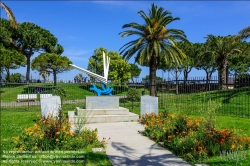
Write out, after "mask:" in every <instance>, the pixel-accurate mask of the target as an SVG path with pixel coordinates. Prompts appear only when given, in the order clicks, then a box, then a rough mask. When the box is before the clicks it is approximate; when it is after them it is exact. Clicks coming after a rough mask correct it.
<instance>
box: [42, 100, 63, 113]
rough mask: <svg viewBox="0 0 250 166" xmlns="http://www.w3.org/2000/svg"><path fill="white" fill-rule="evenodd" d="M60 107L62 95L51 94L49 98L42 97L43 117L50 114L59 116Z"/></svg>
mask: <svg viewBox="0 0 250 166" xmlns="http://www.w3.org/2000/svg"><path fill="white" fill-rule="evenodd" d="M60 108H61V99H60V96H51V97H48V98H43V99H41V110H42V117H43V118H47V117H48V116H51V117H57V116H58V113H59V109H60Z"/></svg>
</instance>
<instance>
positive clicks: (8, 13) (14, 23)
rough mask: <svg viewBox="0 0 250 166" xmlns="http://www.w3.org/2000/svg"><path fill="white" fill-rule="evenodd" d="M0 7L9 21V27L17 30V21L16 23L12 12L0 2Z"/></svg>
mask: <svg viewBox="0 0 250 166" xmlns="http://www.w3.org/2000/svg"><path fill="white" fill-rule="evenodd" d="M0 7H2V8H3V9H4V10H5V12H6V14H7V16H8V17H9V19H10V25H11V26H12V27H13V28H17V21H16V18H15V16H14V14H13V12H12V11H11V10H10V8H9V7H8V6H6V5H5V4H4V3H3V2H0Z"/></svg>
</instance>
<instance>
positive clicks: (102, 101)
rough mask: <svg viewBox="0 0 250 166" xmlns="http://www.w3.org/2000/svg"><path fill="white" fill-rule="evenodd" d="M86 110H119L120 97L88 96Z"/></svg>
mask: <svg viewBox="0 0 250 166" xmlns="http://www.w3.org/2000/svg"><path fill="white" fill-rule="evenodd" d="M86 109H87V110H93V109H119V96H86Z"/></svg>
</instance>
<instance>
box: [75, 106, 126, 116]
mask: <svg viewBox="0 0 250 166" xmlns="http://www.w3.org/2000/svg"><path fill="white" fill-rule="evenodd" d="M76 110H77V111H76V115H77V116H93V115H128V114H129V110H128V109H127V108H124V107H119V109H93V110H86V109H81V108H79V107H77V108H76Z"/></svg>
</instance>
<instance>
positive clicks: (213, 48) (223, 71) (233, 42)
mask: <svg viewBox="0 0 250 166" xmlns="http://www.w3.org/2000/svg"><path fill="white" fill-rule="evenodd" d="M206 38H207V41H206V43H207V44H208V47H209V48H208V51H207V53H208V54H212V55H213V56H216V60H215V61H216V65H217V67H218V75H219V85H220V88H225V87H226V86H223V84H226V83H227V75H228V68H227V64H228V57H229V56H232V55H235V54H237V53H240V52H241V50H240V49H238V48H239V47H238V46H239V42H240V37H239V36H230V35H229V36H214V35H208V36H207V37H206Z"/></svg>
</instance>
